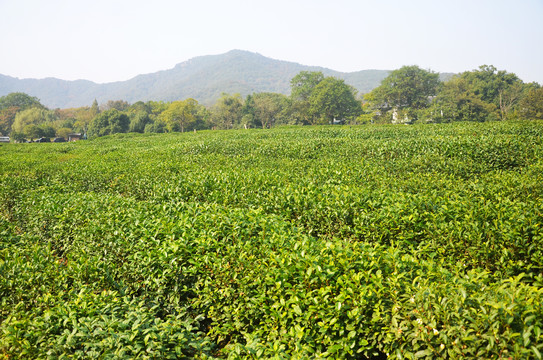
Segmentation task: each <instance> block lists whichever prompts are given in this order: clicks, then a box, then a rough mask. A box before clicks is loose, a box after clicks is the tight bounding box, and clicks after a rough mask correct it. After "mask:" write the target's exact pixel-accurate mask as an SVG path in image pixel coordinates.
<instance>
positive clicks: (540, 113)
mask: <svg viewBox="0 0 543 360" xmlns="http://www.w3.org/2000/svg"><path fill="white" fill-rule="evenodd" d="M519 112H520V115H521V117H522V118H524V119H529V120H535V119H543V87H534V88H532V89H530V90H528V91H527V93H526V95H525V96H524V97H523V98H522V99H521V100H520V103H519Z"/></svg>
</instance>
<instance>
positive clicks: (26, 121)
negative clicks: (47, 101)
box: [11, 107, 57, 132]
mask: <svg viewBox="0 0 543 360" xmlns="http://www.w3.org/2000/svg"><path fill="white" fill-rule="evenodd" d="M56 119H57V117H56V115H55V112H54V111H49V110H45V109H44V108H38V107H31V108H29V109H26V110H23V111H20V112H18V113H17V115H16V116H15V120H14V121H13V125H12V126H11V130H12V131H16V132H23V129H24V128H25V126H27V125H31V124H32V125H37V126H39V125H42V124H44V123H48V124H51V123H53V122H54V121H55V120H56Z"/></svg>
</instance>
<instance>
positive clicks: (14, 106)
mask: <svg viewBox="0 0 543 360" xmlns="http://www.w3.org/2000/svg"><path fill="white" fill-rule="evenodd" d="M30 108H38V109H46V108H45V106H43V105H42V104H41V103H40V101H39V100H38V98H36V97H34V96H30V95H28V94H25V93H21V92H15V93H10V94H8V95H6V96H2V97H0V134H4V135H7V134H9V133H10V132H11V127H12V125H13V122H14V121H15V117H16V116H17V113H19V112H21V111H23V110H26V109H30ZM19 133H20V134H22V132H19Z"/></svg>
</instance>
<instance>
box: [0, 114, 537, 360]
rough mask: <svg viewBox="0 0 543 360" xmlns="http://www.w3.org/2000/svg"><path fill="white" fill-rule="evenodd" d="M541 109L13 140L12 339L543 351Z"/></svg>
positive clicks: (307, 352)
mask: <svg viewBox="0 0 543 360" xmlns="http://www.w3.org/2000/svg"><path fill="white" fill-rule="evenodd" d="M542 135H543V123H542V122H541V121H524V122H512V121H507V122H489V123H477V122H458V123H452V124H431V125H428V124H426V125H422V124H420V125H413V126H393V125H371V126H370V125H368V126H359V127H347V126H344V127H340V126H336V127H332V126H326V127H303V128H302V127H286V128H284V127H283V128H276V129H271V130H232V131H201V132H200V131H199V132H197V133H170V134H116V135H110V136H104V137H100V138H96V139H95V140H93V141H80V142H77V143H64V144H7V145H2V146H1V147H0V168H1V169H2V171H1V173H0V274H1V276H0V357H3V358H5V359H12V358H25V359H38V358H52V359H53V358H81V359H89V358H119V359H120V358H142V359H143V358H214V357H218V358H226V357H228V358H232V359H235V358H277V359H279V358H281V359H287V358H326V357H328V358H351V359H355V358H362V359H364V358H385V357H386V356H388V357H389V358H392V359H412V358H429V359H430V358H457V359H459V358H462V359H496V358H510V359H541V357H542V355H541V352H542V351H543V332H542V329H543V253H542V252H543V236H542V228H541V227H542V224H543V215H542V214H543V201H542V198H543V175H542V174H543V162H542V153H543V143H542Z"/></svg>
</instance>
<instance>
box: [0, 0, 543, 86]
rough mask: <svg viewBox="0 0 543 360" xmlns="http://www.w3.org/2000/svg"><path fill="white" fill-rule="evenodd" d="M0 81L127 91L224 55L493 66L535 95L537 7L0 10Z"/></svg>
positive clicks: (224, 1)
mask: <svg viewBox="0 0 543 360" xmlns="http://www.w3.org/2000/svg"><path fill="white" fill-rule="evenodd" d="M0 46H1V49H2V50H1V52H0V74H3V75H9V76H13V77H19V78H45V77H56V78H59V79H64V80H76V79H87V80H92V81H95V82H100V83H103V82H111V81H119V80H127V79H130V78H132V77H134V76H136V75H138V74H143V73H151V72H156V71H159V70H166V69H170V68H172V67H173V66H175V64H177V63H180V62H183V61H186V60H188V59H190V58H193V57H196V56H201V55H213V54H222V53H225V52H227V51H229V50H232V49H241V50H248V51H252V52H258V53H260V54H262V55H264V56H267V57H271V58H274V59H279V60H287V61H293V62H298V63H301V64H304V65H316V66H323V67H327V68H330V69H334V70H338V71H344V72H350V71H358V70H365V69H385V70H394V69H397V68H400V67H401V66H403V65H419V66H420V67H422V68H424V69H431V70H433V71H438V72H462V71H466V70H473V69H476V68H478V67H479V65H483V64H487V65H494V66H496V67H497V68H498V69H500V70H506V71H508V72H513V73H515V74H517V75H518V76H519V77H520V78H521V79H522V80H524V81H525V82H532V81H537V82H539V83H540V84H543V0H512V1H505V0H409V1H408V0H359V1H356V0H329V1H325V0H273V1H271V0H268V1H257V0H253V1H249V0H192V1H184V0H179V1H173V0H92V1H89V0H0Z"/></svg>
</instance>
